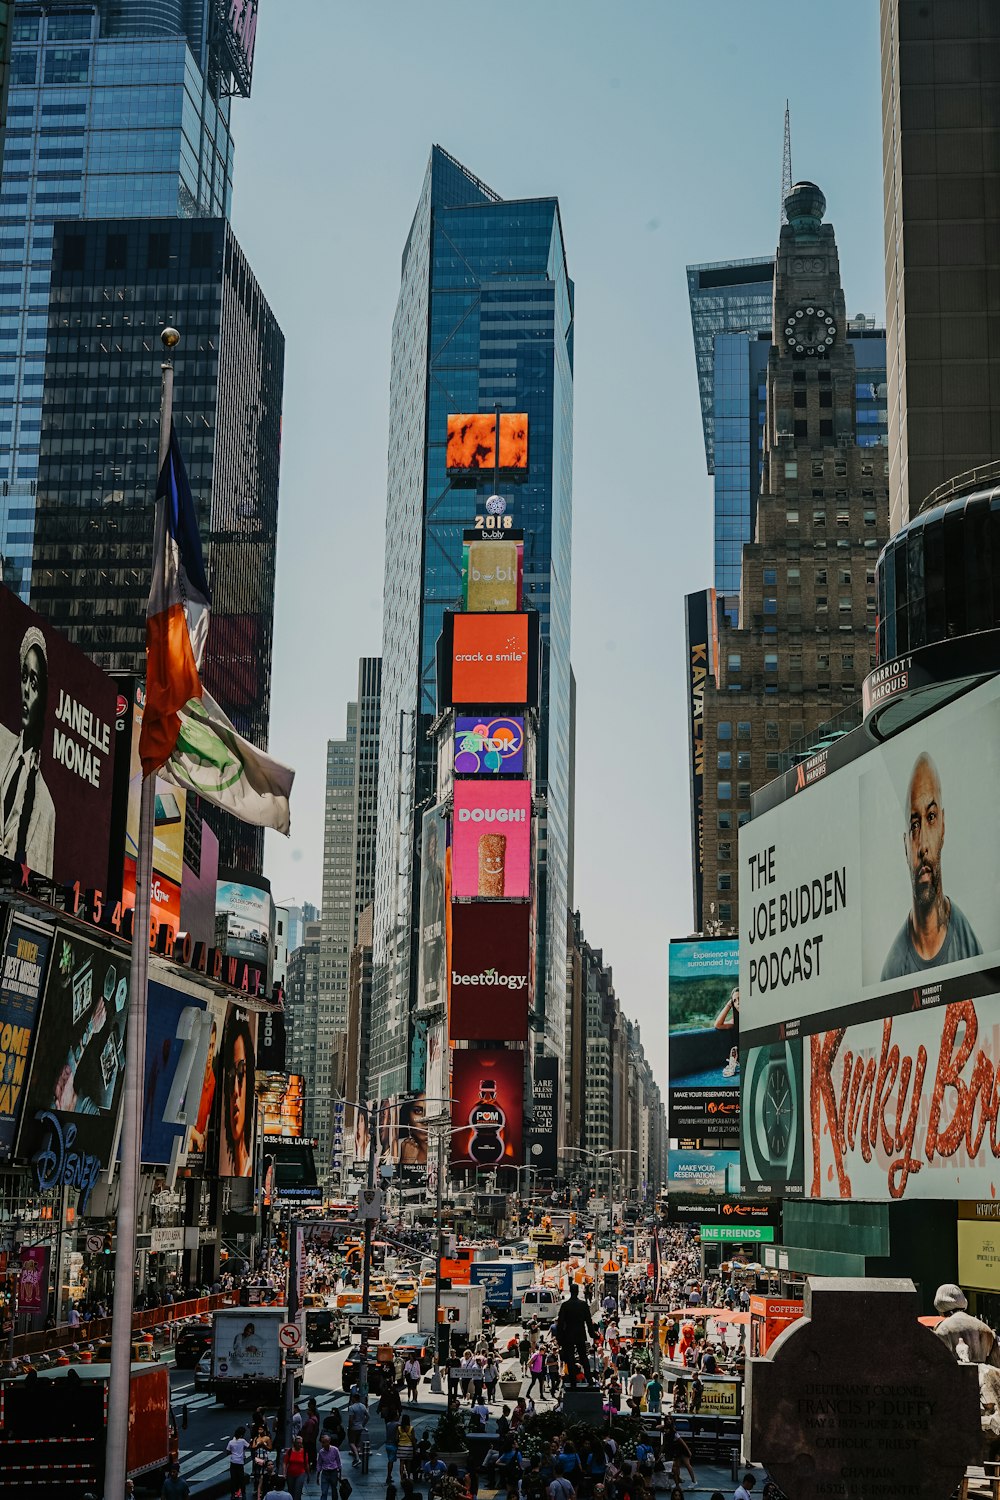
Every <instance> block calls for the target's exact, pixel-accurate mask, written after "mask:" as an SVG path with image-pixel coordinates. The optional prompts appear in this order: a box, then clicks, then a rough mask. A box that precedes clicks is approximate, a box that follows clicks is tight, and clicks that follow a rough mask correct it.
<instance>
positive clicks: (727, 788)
mask: <svg viewBox="0 0 1000 1500" xmlns="http://www.w3.org/2000/svg"><path fill="white" fill-rule="evenodd" d="M716 796H717V797H718V799H719V801H720V802H730V801H732V796H733V784H732V782H731V781H720V782H719V783H718V785H717V787H716Z"/></svg>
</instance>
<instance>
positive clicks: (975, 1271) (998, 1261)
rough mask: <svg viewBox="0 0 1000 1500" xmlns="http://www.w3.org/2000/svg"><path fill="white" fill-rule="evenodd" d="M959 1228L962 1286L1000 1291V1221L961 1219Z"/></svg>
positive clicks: (959, 1259)
mask: <svg viewBox="0 0 1000 1500" xmlns="http://www.w3.org/2000/svg"><path fill="white" fill-rule="evenodd" d="M957 1228H958V1280H959V1285H961V1286H967V1287H975V1288H976V1289H977V1290H978V1291H982V1292H995V1291H1000V1224H997V1223H996V1221H993V1222H989V1221H984V1220H978V1221H976V1220H969V1219H959V1221H958V1226H957Z"/></svg>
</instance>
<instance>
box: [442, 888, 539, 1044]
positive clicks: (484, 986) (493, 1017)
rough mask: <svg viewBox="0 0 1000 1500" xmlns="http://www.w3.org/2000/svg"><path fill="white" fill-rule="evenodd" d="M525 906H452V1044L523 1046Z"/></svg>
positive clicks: (527, 947) (527, 946)
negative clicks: (515, 1044) (460, 1042)
mask: <svg viewBox="0 0 1000 1500" xmlns="http://www.w3.org/2000/svg"><path fill="white" fill-rule="evenodd" d="M530 966H531V907H530V905H529V903H528V902H522V903H520V904H518V905H513V904H510V905H502V904H495V903H494V902H485V901H484V902H478V901H477V902H474V903H469V904H462V903H458V902H456V904H455V906H454V907H453V908H452V940H451V966H450V967H451V999H450V1006H449V1013H448V1014H449V1036H450V1038H451V1040H452V1041H453V1042H456V1041H462V1042H523V1041H526V1040H527V1036H528V1010H529V1007H530V1004H531V994H530V983H529V976H530V973H531V967H530Z"/></svg>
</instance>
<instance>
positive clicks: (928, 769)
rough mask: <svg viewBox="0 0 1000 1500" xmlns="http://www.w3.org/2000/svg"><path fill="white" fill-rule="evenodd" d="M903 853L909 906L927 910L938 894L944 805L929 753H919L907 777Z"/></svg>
mask: <svg viewBox="0 0 1000 1500" xmlns="http://www.w3.org/2000/svg"><path fill="white" fill-rule="evenodd" d="M905 842H906V854H907V859H908V860H909V864H910V882H911V884H912V886H913V909H914V911H915V912H917V913H918V914H919V913H922V912H929V911H930V910H931V909H932V908H933V907H934V905H935V904H936V902H937V901H938V899H939V897H940V895H941V849H942V846H943V844H944V807H943V806H942V803H941V782H940V780H939V778H938V773H937V769H936V767H935V765H934V762H933V761H932V760H931V759H930V757H929V756H926V755H921V756H920V758H919V759H918V761H917V763H916V765H915V766H914V768H913V775H912V776H911V777H910V821H909V824H908V827H907V831H906V840H905Z"/></svg>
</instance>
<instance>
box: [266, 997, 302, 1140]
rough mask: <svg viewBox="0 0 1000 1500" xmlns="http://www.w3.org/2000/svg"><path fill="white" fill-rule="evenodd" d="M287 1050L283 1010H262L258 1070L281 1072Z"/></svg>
mask: <svg viewBox="0 0 1000 1500" xmlns="http://www.w3.org/2000/svg"><path fill="white" fill-rule="evenodd" d="M287 1050H288V1034H287V1031H286V1029H285V1013H284V1011H283V1010H265V1011H262V1012H261V1016H260V1021H259V1022H258V1024H257V1066H258V1068H259V1069H260V1071H261V1072H262V1073H283V1072H284V1071H285V1053H286V1052H287ZM299 1133H300V1134H301V1132H299Z"/></svg>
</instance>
